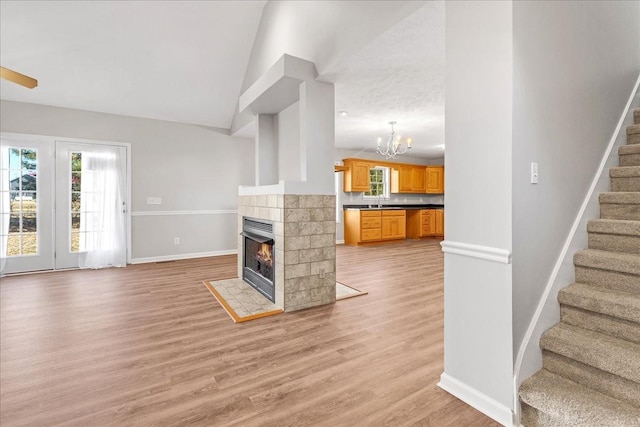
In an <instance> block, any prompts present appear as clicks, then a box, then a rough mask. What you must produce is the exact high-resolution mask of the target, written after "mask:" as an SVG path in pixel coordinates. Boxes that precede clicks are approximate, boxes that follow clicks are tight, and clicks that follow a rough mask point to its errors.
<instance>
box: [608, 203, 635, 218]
mask: <svg viewBox="0 0 640 427" xmlns="http://www.w3.org/2000/svg"><path fill="white" fill-rule="evenodd" d="M600 218H602V219H630V220H634V221H640V205H622V204H613V203H612V204H606V203H600Z"/></svg>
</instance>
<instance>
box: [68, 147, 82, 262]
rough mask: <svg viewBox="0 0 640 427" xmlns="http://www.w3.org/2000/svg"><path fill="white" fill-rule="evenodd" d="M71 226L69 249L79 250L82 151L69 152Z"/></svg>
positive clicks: (80, 238)
mask: <svg viewBox="0 0 640 427" xmlns="http://www.w3.org/2000/svg"><path fill="white" fill-rule="evenodd" d="M70 173H71V209H70V214H71V227H70V228H69V232H70V236H69V237H70V238H69V251H70V252H75V253H77V252H80V248H81V247H84V244H83V238H84V233H80V226H81V224H80V222H81V220H82V219H81V214H80V212H81V210H82V193H81V192H80V191H81V189H82V185H81V184H82V153H80V152H77V153H71V171H70Z"/></svg>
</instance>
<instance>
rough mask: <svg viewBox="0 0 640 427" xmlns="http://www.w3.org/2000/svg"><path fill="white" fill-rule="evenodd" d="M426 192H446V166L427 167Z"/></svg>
mask: <svg viewBox="0 0 640 427" xmlns="http://www.w3.org/2000/svg"><path fill="white" fill-rule="evenodd" d="M426 187H427V188H426V193H429V194H443V193H444V166H427V167H426Z"/></svg>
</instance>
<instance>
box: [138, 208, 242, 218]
mask: <svg viewBox="0 0 640 427" xmlns="http://www.w3.org/2000/svg"><path fill="white" fill-rule="evenodd" d="M237 213H238V211H237V210H231V209H228V210H194V211H134V212H131V216H174V215H221V214H237Z"/></svg>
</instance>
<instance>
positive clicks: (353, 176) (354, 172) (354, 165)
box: [343, 159, 373, 193]
mask: <svg viewBox="0 0 640 427" xmlns="http://www.w3.org/2000/svg"><path fill="white" fill-rule="evenodd" d="M343 163H344V166H345V167H347V170H345V171H344V180H343V182H344V185H343V189H344V192H345V193H349V192H360V191H369V185H370V184H369V169H371V168H372V167H373V165H372V164H371V163H369V162H366V161H362V160H358V159H344V160H343Z"/></svg>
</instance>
